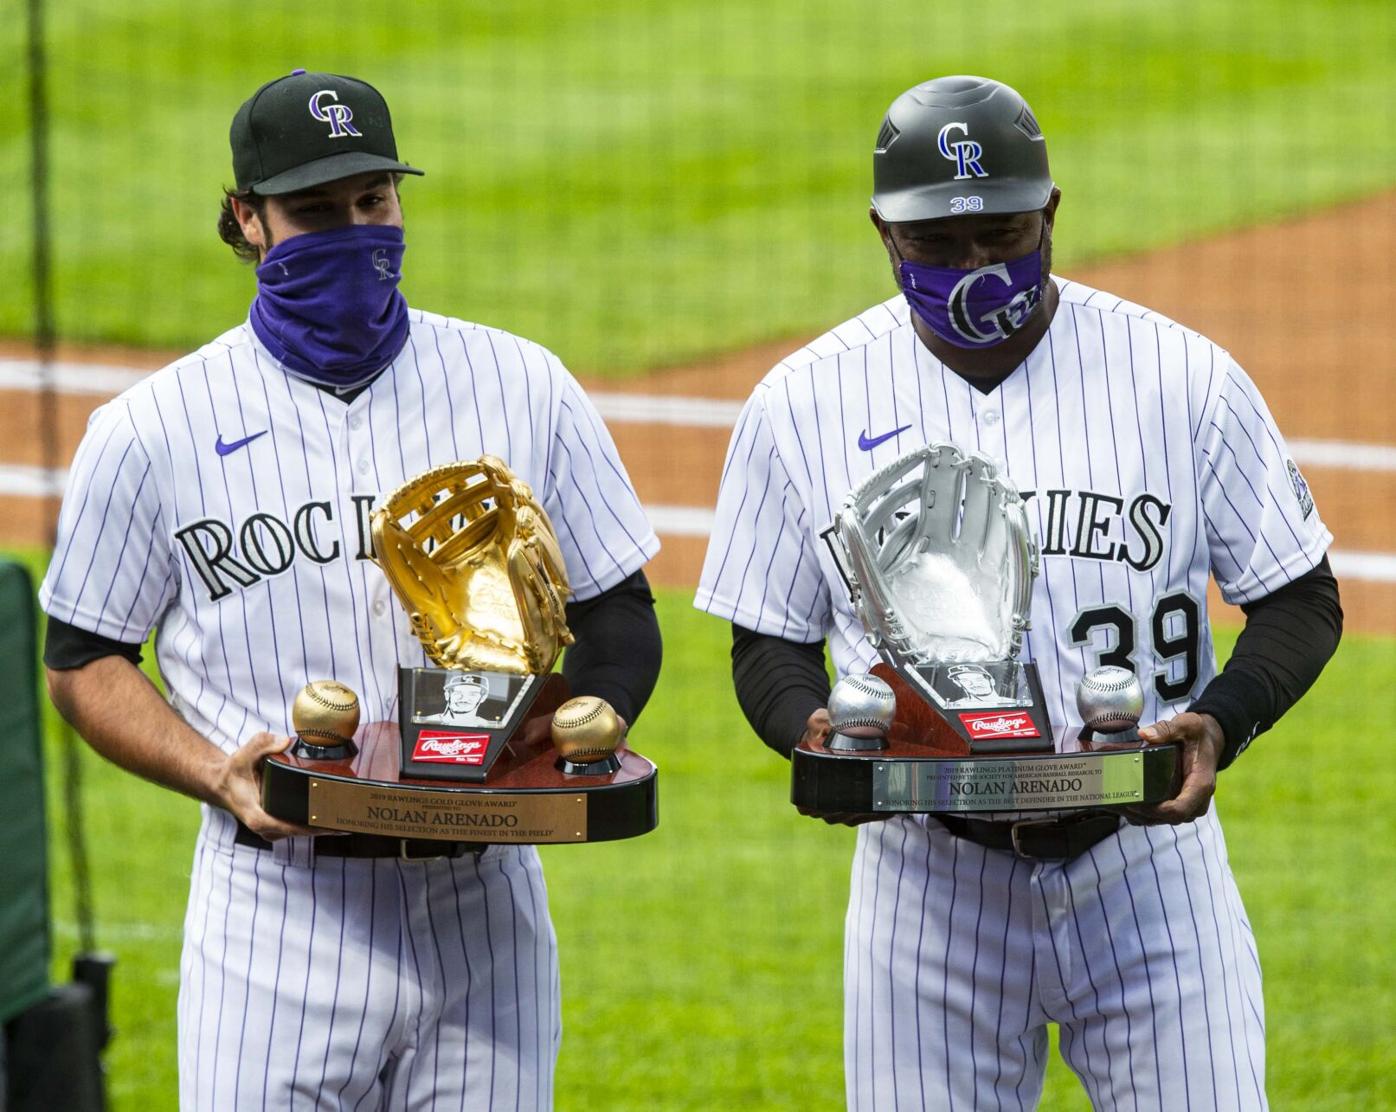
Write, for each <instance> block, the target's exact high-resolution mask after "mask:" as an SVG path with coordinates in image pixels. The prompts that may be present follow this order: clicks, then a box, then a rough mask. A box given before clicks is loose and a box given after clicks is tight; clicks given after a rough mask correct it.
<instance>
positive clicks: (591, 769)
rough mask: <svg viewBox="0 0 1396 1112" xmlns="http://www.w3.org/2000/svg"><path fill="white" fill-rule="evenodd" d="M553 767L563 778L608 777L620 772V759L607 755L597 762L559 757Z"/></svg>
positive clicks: (610, 754)
mask: <svg viewBox="0 0 1396 1112" xmlns="http://www.w3.org/2000/svg"><path fill="white" fill-rule="evenodd" d="M553 767H554V768H556V769H557V770H558V771H559V772H560V773H562V774H563V775H564V776H609V775H610V774H611V773H613V772H619V771H620V758H619V757H618V756H616V755H615V754H614V753H608V754H607V755H606V756H604V757H602V758H601V759H600V760H599V761H569V760H568V759H567V758H566V757H559V758H558V759H557V760H556V761H555V762H554V763H553Z"/></svg>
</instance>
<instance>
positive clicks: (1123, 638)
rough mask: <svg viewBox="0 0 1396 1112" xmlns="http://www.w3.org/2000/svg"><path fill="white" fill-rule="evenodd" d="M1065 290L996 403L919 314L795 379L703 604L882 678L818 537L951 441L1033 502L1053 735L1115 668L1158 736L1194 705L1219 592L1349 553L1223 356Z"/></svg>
mask: <svg viewBox="0 0 1396 1112" xmlns="http://www.w3.org/2000/svg"><path fill="white" fill-rule="evenodd" d="M1057 281H1058V285H1059V289H1060V293H1061V302H1060V307H1059V308H1058V310H1057V313H1056V316H1055V318H1054V319H1053V321H1052V325H1051V327H1050V329H1049V330H1048V332H1047V335H1046V336H1045V337H1044V338H1043V339H1042V341H1041V343H1039V344H1038V346H1037V348H1036V350H1034V351H1033V352H1032V354H1031V355H1029V356H1028V358H1027V360H1026V361H1025V363H1024V365H1023V366H1022V367H1021V368H1020V369H1019V370H1017V371H1015V373H1014V374H1012V375H1010V376H1009V377H1008V378H1007V379H1005V380H1004V381H1003V382H1002V383H1000V384H999V385H998V386H997V387H996V388H995V389H994V390H992V391H990V392H989V393H988V394H984V393H981V392H980V391H979V390H977V389H976V388H974V387H972V386H970V385H969V384H968V383H967V382H966V381H965V380H964V379H962V378H960V377H959V376H958V375H956V374H955V373H954V372H952V371H950V370H949V369H948V368H946V367H945V366H944V365H943V364H941V363H940V361H939V360H937V359H936V358H935V356H933V355H932V354H931V353H930V352H929V351H928V350H927V349H926V347H925V345H924V344H922V343H921V341H920V340H919V339H918V338H917V336H916V333H915V332H914V330H913V329H912V327H911V324H910V318H909V309H908V307H907V304H906V302H905V300H904V299H903V298H902V297H900V296H898V297H895V298H892V299H890V300H888V301H886V302H884V303H882V304H880V305H876V306H874V307H873V308H871V309H869V310H868V311H867V312H865V313H863V314H861V315H860V316H858V317H855V318H853V319H852V320H850V321H847V322H845V323H844V324H841V325H839V326H838V327H837V328H835V329H833V330H832V331H830V332H828V333H826V334H825V335H823V336H821V337H820V338H819V339H817V340H815V341H814V342H813V343H811V344H809V345H808V346H806V347H804V348H802V349H800V350H799V351H798V352H796V353H795V354H793V355H792V356H790V357H789V358H788V359H785V360H783V361H782V362H781V363H779V364H778V365H777V366H776V367H775V368H774V369H773V370H772V371H771V372H770V373H769V374H767V375H766V377H765V378H764V379H763V380H762V381H761V383H760V385H759V386H758V387H757V388H756V390H755V392H754V393H753V394H752V396H751V398H750V399H749V400H748V402H747V404H746V407H745V409H744V410H743V412H742V414H741V417H740V419H739V420H738V423H737V428H736V431H735V433H734V434H733V438H732V443H731V446H730V447H729V449H728V454H727V462H726V465H725V467H724V469H723V475H722V485H721V489H720V491H719V494H718V505H717V516H716V521H715V522H714V525H713V540H712V543H711V544H710V545H709V547H708V554H707V559H706V561H705V563H704V565H703V575H702V583H701V586H700V587H699V590H698V594H697V599H696V602H695V605H697V606H698V608H699V609H701V610H706V611H708V612H710V613H712V614H715V615H718V616H720V617H723V618H727V619H729V620H731V621H735V622H737V623H738V624H740V625H743V626H745V627H747V628H749V629H753V630H755V631H757V632H758V633H764V634H769V635H773V636H777V637H784V638H786V639H788V640H792V641H802V642H809V641H815V640H819V639H820V638H823V637H826V636H827V637H828V638H829V643H830V652H831V655H832V656H833V660H834V664H835V667H836V668H837V669H838V671H839V674H840V675H842V674H846V673H848V672H860V671H866V670H867V668H868V667H870V666H871V665H872V664H873V663H874V662H875V661H876V659H877V655H876V651H875V650H874V649H873V647H872V646H871V644H870V643H869V641H868V639H867V638H866V636H864V633H863V629H862V626H861V624H860V623H859V621H858V617H857V615H856V614H855V612H854V610H853V608H852V606H851V604H850V603H849V600H848V596H847V592H846V590H845V589H844V586H843V582H842V580H841V579H840V577H839V575H838V572H837V570H836V569H835V567H834V565H833V562H832V558H831V556H830V555H829V552H828V549H827V546H826V545H825V544H824V543H823V541H822V540H821V539H820V536H819V534H820V532H821V531H822V530H823V529H824V528H825V527H826V526H827V525H828V524H829V522H830V521H831V520H832V519H833V516H834V512H835V510H836V509H837V508H838V506H839V504H840V502H841V501H842V499H843V497H844V495H845V494H846V493H847V492H848V491H849V490H850V489H852V488H853V487H855V486H857V485H858V484H859V483H860V482H862V481H863V480H864V479H865V478H866V477H867V476H868V475H870V474H871V473H872V472H873V471H875V470H876V469H877V468H879V467H882V466H885V465H886V464H888V463H891V462H892V461H893V460H894V459H896V458H897V457H898V456H900V455H902V454H904V453H906V452H908V451H910V450H911V449H912V448H914V447H917V446H920V445H923V444H926V443H929V442H931V441H942V440H948V441H952V442H954V443H956V444H958V445H959V446H960V447H962V448H965V449H968V450H973V451H977V452H981V453H983V454H985V455H987V456H990V457H991V458H993V459H995V460H996V461H997V462H998V465H999V467H1000V469H1001V471H1002V472H1003V473H1005V474H1006V476H1007V477H1008V479H1009V480H1010V481H1011V482H1013V483H1014V484H1015V485H1016V486H1017V487H1018V489H1019V490H1020V491H1021V492H1022V493H1023V495H1024V497H1025V498H1026V499H1027V502H1028V511H1029V521H1030V523H1031V524H1032V525H1033V526H1035V529H1036V533H1037V539H1038V543H1039V546H1040V549H1041V553H1042V560H1041V574H1040V576H1039V578H1038V581H1037V583H1036V585H1035V589H1034V592H1033V603H1032V614H1031V622H1032V628H1031V629H1030V631H1029V633H1028V635H1027V638H1026V642H1025V647H1024V653H1023V655H1024V658H1025V659H1030V660H1035V661H1036V662H1037V665H1038V668H1039V671H1040V674H1041V677H1042V683H1043V688H1044V690H1045V692H1046V694H1047V700H1048V709H1049V713H1050V714H1051V717H1052V720H1053V722H1054V724H1056V725H1058V726H1064V725H1074V724H1079V723H1076V722H1075V714H1076V711H1075V702H1074V693H1075V690H1076V682H1077V681H1078V680H1079V679H1080V678H1081V676H1082V674H1083V673H1084V672H1085V671H1086V670H1088V669H1089V668H1092V667H1094V666H1095V665H1096V664H1097V663H1098V657H1100V656H1101V655H1102V654H1104V655H1105V656H1106V657H1107V658H1108V659H1107V662H1111V661H1113V660H1114V658H1115V656H1116V655H1121V656H1127V657H1128V658H1129V661H1128V663H1129V665H1130V666H1132V667H1133V668H1134V669H1135V671H1136V672H1137V673H1138V674H1139V675H1140V677H1141V678H1142V679H1143V680H1144V689H1145V697H1146V706H1145V709H1144V718H1143V719H1142V720H1143V721H1151V720H1152V719H1153V718H1159V717H1164V716H1166V715H1168V714H1172V713H1176V712H1177V711H1178V710H1180V709H1182V708H1183V707H1184V706H1186V704H1187V701H1188V699H1189V696H1190V695H1195V694H1197V693H1198V692H1200V691H1201V689H1202V687H1203V686H1204V685H1205V684H1206V682H1207V680H1209V679H1210V678H1211V677H1212V675H1213V674H1214V672H1215V667H1216V662H1215V657H1214V655H1213V652H1212V645H1211V638H1210V636H1209V635H1208V634H1207V624H1206V617H1207V611H1206V607H1207V596H1206V585H1207V579H1208V576H1209V574H1210V573H1211V572H1213V571H1215V574H1216V578H1217V581H1218V583H1219V585H1220V586H1221V589H1222V594H1223V597H1225V598H1226V599H1227V601H1229V602H1234V603H1241V602H1249V601H1252V600H1254V599H1257V598H1260V597H1263V596H1264V595H1266V594H1269V593H1270V592H1271V591H1274V590H1275V589H1277V588H1278V587H1281V586H1283V585H1284V584H1285V583H1287V582H1289V581H1290V580H1292V579H1294V578H1295V577H1297V576H1299V575H1301V574H1303V573H1304V572H1306V571H1308V570H1310V569H1311V568H1312V567H1313V566H1314V565H1316V564H1317V563H1318V561H1319V560H1320V558H1321V557H1322V556H1323V554H1324V552H1325V551H1326V550H1327V548H1328V545H1329V543H1330V542H1331V540H1332V537H1331V535H1330V534H1329V532H1328V530H1327V529H1326V528H1325V527H1324V525H1323V523H1322V522H1321V520H1320V519H1319V516H1318V513H1317V512H1316V510H1314V508H1313V504H1312V501H1311V500H1310V499H1309V498H1308V491H1307V487H1306V486H1304V485H1303V480H1302V478H1300V477H1299V473H1298V471H1297V469H1294V468H1293V466H1292V461H1291V460H1290V457H1289V453H1288V451H1287V449H1286V448H1285V445H1284V441H1283V439H1282V438H1281V436H1280V434H1279V432H1278V431H1277V430H1276V428H1275V425H1274V422H1273V420H1272V419H1271V417H1270V413H1269V411H1268V409H1267V408H1266V407H1265V403H1264V402H1263V400H1262V399H1261V397H1260V395H1259V394H1258V392H1257V391H1256V389H1255V387H1254V385H1253V384H1252V383H1251V381H1250V379H1249V378H1248V377H1247V376H1246V375H1245V373H1244V372H1243V371H1242V370H1241V368H1240V367H1238V366H1237V365H1236V363H1235V362H1234V361H1233V360H1232V359H1231V357H1230V356H1229V355H1228V354H1227V353H1226V352H1225V351H1223V350H1222V349H1221V348H1219V347H1217V346H1216V345H1215V344H1213V343H1211V342H1210V341H1208V340H1206V339H1204V338H1203V337H1201V336H1199V335H1198V334H1197V333H1195V332H1191V331H1189V330H1188V329H1186V328H1183V327H1181V326H1179V325H1177V324H1174V323H1173V322H1172V321H1170V320H1168V319H1167V318H1165V317H1162V316H1160V315H1159V314H1157V313H1153V312H1149V311H1146V310H1144V309H1142V308H1140V307H1139V306H1137V305H1133V304H1130V303H1128V302H1124V301H1121V300H1120V299H1118V298H1115V297H1111V296H1109V295H1107V294H1103V293H1101V292H1099V291H1096V290H1092V289H1090V288H1088V287H1085V286H1082V285H1081V284H1079V283H1076V282H1070V281H1062V280H1060V279H1058V280H1057ZM889 433H894V435H890V436H889V435H888V434H889ZM860 438H862V442H863V443H869V442H872V441H876V442H877V443H876V444H875V445H874V446H873V447H872V448H871V450H863V449H861V448H860V447H859V443H860ZM884 438H885V439H884ZM1151 716H1152V717H1151Z"/></svg>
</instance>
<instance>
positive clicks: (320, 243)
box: [248, 224, 407, 389]
mask: <svg viewBox="0 0 1396 1112" xmlns="http://www.w3.org/2000/svg"><path fill="white" fill-rule="evenodd" d="M404 249H405V245H404V243H403V237H402V229H401V228H390V227H384V226H382V225H376V224H372V225H356V226H353V227H349V228H335V229H333V230H332V231H328V232H307V233H305V234H303V235H298V236H294V237H293V238H291V239H288V240H286V241H285V242H284V243H278V244H277V245H276V246H275V247H273V248H272V249H271V250H270V251H268V252H267V254H266V258H264V259H263V260H262V265H261V266H259V267H258V268H257V296H256V297H255V298H254V299H253V301H252V309H251V311H250V313H249V314H248V321H249V322H250V323H251V325H252V330H253V331H254V332H256V333H257V338H258V339H259V340H261V341H262V343H263V344H265V345H266V348H267V350H268V351H270V352H271V353H272V355H274V356H276V358H277V359H278V360H279V361H280V362H281V364H282V366H284V367H285V368H286V370H288V371H289V372H290V373H292V374H294V375H296V376H298V377H300V378H304V379H306V380H308V381H310V382H314V383H316V384H318V385H321V386H333V387H338V388H340V389H348V388H350V387H354V386H362V385H363V384H364V383H366V382H368V381H369V380H370V379H371V378H373V376H374V375H376V374H377V373H378V372H379V371H381V370H382V369H383V368H384V367H386V366H387V365H388V364H389V363H391V362H392V361H393V359H394V358H396V356H397V353H398V352H400V351H401V350H402V348H403V345H404V344H406V343H407V301H406V300H405V299H404V298H403V296H402V294H401V293H399V292H398V288H397V284H398V280H399V279H400V278H401V277H402V253H403V251H404Z"/></svg>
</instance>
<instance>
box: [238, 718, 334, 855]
mask: <svg viewBox="0 0 1396 1112" xmlns="http://www.w3.org/2000/svg"><path fill="white" fill-rule="evenodd" d="M292 740H293V739H292V738H289V737H277V736H276V735H275V734H268V733H259V734H253V735H252V737H250V738H249V739H248V740H247V742H246V743H245V744H244V745H243V746H242V748H240V749H237V750H235V751H234V752H232V753H230V754H228V756H227V757H226V758H225V759H224V761H223V766H222V768H221V769H220V770H219V773H218V779H217V782H216V784H215V787H214V793H215V796H216V799H217V802H218V804H219V805H220V806H221V807H222V808H223V809H224V810H226V811H231V812H232V813H233V814H234V815H236V816H237V817H238V818H239V819H240V820H241V821H242V824H243V825H244V826H246V827H247V828H248V829H249V830H251V831H252V832H253V833H254V834H256V835H257V836H258V837H261V838H265V839H266V840H267V841H269V842H275V841H277V840H278V839H280V838H290V837H292V836H294V835H299V834H323V833H324V831H322V830H316V829H314V828H313V827H309V826H298V825H296V824H295V823H292V822H282V821H281V820H280V819H277V818H273V817H272V816H271V815H269V814H267V813H266V811H264V810H262V761H263V760H264V759H265V758H267V757H269V756H271V755H272V754H273V753H283V752H285V751H286V750H287V749H289V748H290V746H291V742H292Z"/></svg>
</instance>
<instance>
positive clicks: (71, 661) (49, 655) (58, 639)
mask: <svg viewBox="0 0 1396 1112" xmlns="http://www.w3.org/2000/svg"><path fill="white" fill-rule="evenodd" d="M104 656H124V657H125V658H126V659H127V660H129V661H130V662H131V663H132V664H139V663H140V662H141V647H140V645H138V644H137V645H132V644H129V643H128V642H125V641H113V640H112V639H111V638H110V637H103V636H102V635H101V634H100V633H89V632H88V631H87V630H85V629H79V628H78V627H77V626H75V625H69V624H68V623H67V622H65V621H62V620H61V619H59V618H52V617H51V618H49V620H48V632H47V633H46V634H45V635H44V663H45V664H47V665H48V666H49V667H50V668H52V669H53V670H54V671H55V672H62V671H66V670H68V669H71V668H81V667H82V666H83V665H84V664H91V663H92V662H93V661H94V660H100V659H101V658H102V657H104Z"/></svg>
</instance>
